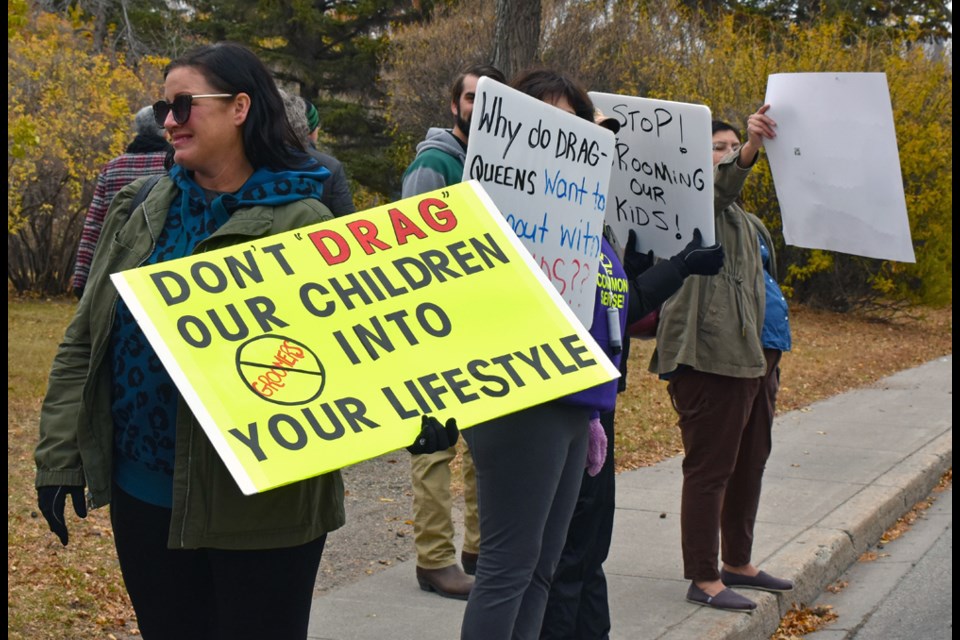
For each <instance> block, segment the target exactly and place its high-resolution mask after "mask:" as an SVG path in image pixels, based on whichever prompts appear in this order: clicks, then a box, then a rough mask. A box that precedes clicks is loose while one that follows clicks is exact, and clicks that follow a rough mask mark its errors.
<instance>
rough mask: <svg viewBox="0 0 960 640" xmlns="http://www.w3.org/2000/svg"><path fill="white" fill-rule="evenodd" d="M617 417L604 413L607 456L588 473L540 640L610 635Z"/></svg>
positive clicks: (595, 638) (599, 638) (592, 638)
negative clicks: (608, 569) (607, 568)
mask: <svg viewBox="0 0 960 640" xmlns="http://www.w3.org/2000/svg"><path fill="white" fill-rule="evenodd" d="M613 418H614V412H613V411H609V412H607V413H604V414H601V416H600V423H601V424H602V425H603V431H604V433H606V435H607V459H606V460H605V461H604V463H603V467H601V468H600V473H598V474H597V475H595V476H593V477H591V476H589V475H588V474H587V472H586V471H584V473H583V480H582V482H581V483H580V495H579V496H578V497H577V506H576V509H575V510H574V512H573V519H572V520H571V521H570V529H569V530H567V541H566V543H565V544H564V547H563V554H562V555H561V556H560V563H559V564H558V565H557V570H556V571H555V572H554V574H553V582H551V583H550V598H549V599H548V600H547V610H546V613H545V614H544V616H543V627H541V629H540V638H541V640H561V639H569V640H605V639H606V638H608V637H609V634H610V606H609V603H608V602H607V578H606V576H605V575H604V573H603V562H604V561H605V560H606V559H607V553H608V552H609V551H610V540H611V538H612V537H613V513H614V509H615V506H616V505H615V499H616V474H615V472H614V464H613V439H614V428H613Z"/></svg>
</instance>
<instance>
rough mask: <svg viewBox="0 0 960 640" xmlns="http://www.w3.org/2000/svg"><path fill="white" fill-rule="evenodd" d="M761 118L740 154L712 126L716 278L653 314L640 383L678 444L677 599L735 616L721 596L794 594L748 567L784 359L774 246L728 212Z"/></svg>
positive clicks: (767, 123)
mask: <svg viewBox="0 0 960 640" xmlns="http://www.w3.org/2000/svg"><path fill="white" fill-rule="evenodd" d="M769 109H770V105H763V107H761V108H760V109H759V110H757V112H756V113H754V114H752V115H750V117H749V118H748V119H747V141H746V143H744V144H742V145H741V140H740V134H739V132H738V131H737V130H736V129H735V128H734V127H733V126H731V125H729V124H727V123H725V122H720V121H714V123H713V161H714V165H715V170H714V216H715V225H716V238H717V241H718V242H720V243H721V244H722V245H723V246H724V248H725V250H726V257H725V261H724V266H723V268H722V269H721V270H720V273H719V274H718V275H717V276H716V277H713V278H689V279H688V280H687V281H686V282H685V283H684V285H683V287H682V288H681V289H680V291H678V292H677V293H676V294H675V295H674V296H672V297H671V298H670V299H669V300H667V302H666V303H664V305H663V308H662V309H661V311H660V324H659V326H658V329H657V346H656V349H655V350H654V353H653V356H652V358H651V361H650V371H652V372H653V373H656V374H659V375H660V377H661V378H664V379H666V380H667V381H668V384H667V390H668V392H669V394H670V398H671V400H672V401H673V406H674V408H675V409H676V411H677V414H678V416H679V424H680V431H681V435H682V439H683V448H684V457H683V490H682V498H681V509H680V520H681V523H680V528H681V547H682V550H683V566H684V577H685V578H687V579H688V580H690V585H689V587H688V589H687V596H686V598H687V600H688V601H689V602H692V603H694V604H698V605H702V606H707V607H711V608H715V609H723V610H729V611H740V612H745V613H750V612H752V611H753V610H754V609H756V603H754V602H753V601H752V600H750V599H749V598H746V597H744V596H742V595H740V594H739V593H737V592H735V591H733V590H732V589H730V588H729V587H737V588H746V589H759V590H764V591H771V592H775V593H779V592H784V591H789V590H791V589H792V588H793V584H792V583H791V582H790V581H789V580H784V579H781V578H777V577H774V576H772V575H769V574H767V573H766V572H764V571H760V570H759V569H758V568H757V567H756V566H755V565H754V564H753V562H752V558H751V553H752V549H753V536H754V525H755V522H756V516H757V509H758V506H759V503H760V489H761V483H762V479H763V471H764V467H765V465H766V462H767V458H768V457H769V456H770V448H771V429H772V426H773V417H774V412H775V409H776V397H777V389H778V388H779V382H780V367H779V364H780V357H781V354H782V353H783V352H784V351H789V350H790V347H791V339H790V324H789V318H788V314H787V303H786V300H785V299H784V297H783V293H782V292H781V291H780V287H779V286H778V285H777V269H776V256H775V254H774V245H773V239H772V238H771V236H770V233H769V231H767V229H766V227H765V226H764V225H763V223H762V222H761V221H760V219H759V218H758V217H757V216H755V215H753V214H750V213H747V212H746V211H744V210H743V208H742V207H741V206H740V205H739V204H738V203H737V198H738V197H739V195H740V190H741V189H742V187H743V184H744V181H745V180H746V177H747V175H749V173H750V169H751V168H752V167H753V166H754V164H755V163H756V161H757V158H758V157H759V153H760V149H761V148H762V147H763V143H764V140H766V139H772V138H774V137H775V136H776V122H774V120H773V119H772V118H771V117H770V116H769V115H767V112H768V111H769ZM718 557H719V559H720V560H721V561H722V567H721V568H719V570H718V566H717V562H718Z"/></svg>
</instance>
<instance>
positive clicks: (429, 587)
mask: <svg viewBox="0 0 960 640" xmlns="http://www.w3.org/2000/svg"><path fill="white" fill-rule="evenodd" d="M417 582H418V583H420V588H421V589H423V590H424V591H435V592H437V594H439V595H441V596H443V597H444V598H454V599H456V600H466V599H467V598H468V597H469V596H470V589H472V588H473V578H471V577H470V576H468V575H467V574H465V573H464V572H463V571H461V570H460V567H458V566H457V565H455V564H452V565H450V566H449V567H444V568H443V569H423V568H421V567H417Z"/></svg>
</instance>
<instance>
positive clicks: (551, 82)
mask: <svg viewBox="0 0 960 640" xmlns="http://www.w3.org/2000/svg"><path fill="white" fill-rule="evenodd" d="M510 86H511V87H513V88H514V89H516V90H517V91H521V92H523V93H525V94H527V95H528V96H533V97H534V98H537V99H538V100H543V101H544V102H548V101H550V100H554V99H557V98H559V97H561V96H563V97H565V98H566V99H567V102H569V103H570V106H571V107H573V111H574V113H576V114H577V116H579V117H581V118H583V119H584V120H589V121H590V122H593V100H591V99H590V96H588V95H587V92H586V91H584V90H583V87H581V86H580V83H578V82H577V81H576V80H574V79H573V78H571V77H570V76H568V75H566V74H564V73H561V72H559V71H553V70H552V69H528V70H526V71H521V72H520V73H519V74H517V76H516V77H514V79H513V80H511V81H510Z"/></svg>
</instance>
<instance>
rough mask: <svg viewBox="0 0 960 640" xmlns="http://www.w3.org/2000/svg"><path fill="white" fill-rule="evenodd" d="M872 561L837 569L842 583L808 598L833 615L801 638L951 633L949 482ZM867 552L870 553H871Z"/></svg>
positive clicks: (940, 636) (895, 638)
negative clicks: (836, 588) (820, 627)
mask: <svg viewBox="0 0 960 640" xmlns="http://www.w3.org/2000/svg"><path fill="white" fill-rule="evenodd" d="M931 497H932V498H933V499H934V503H933V506H931V507H930V508H929V509H927V510H926V511H924V512H922V515H921V517H920V518H918V519H917V521H916V522H915V523H914V524H913V526H911V527H910V529H908V530H907V531H906V532H904V533H903V535H902V536H900V537H899V538H897V539H896V540H893V541H892V542H889V543H888V544H886V545H875V546H874V547H872V548H871V552H873V553H876V554H877V558H876V560H872V561H860V562H857V563H856V564H854V565H853V566H852V567H850V569H849V570H848V571H847V572H846V573H844V574H843V576H841V577H840V578H839V580H838V583H846V586H845V587H844V588H843V589H842V590H840V591H838V592H837V593H832V592H830V591H826V592H824V593H823V594H822V595H821V596H820V597H819V598H818V599H817V600H816V602H814V606H817V605H830V606H831V607H833V612H834V613H836V614H837V615H838V616H839V617H838V618H837V619H836V620H834V621H833V622H832V623H831V624H830V625H828V626H827V627H825V628H824V629H823V630H822V631H818V632H816V633H811V634H808V635H806V636H804V640H948V639H949V638H952V637H953V603H952V600H953V570H952V567H953V486H952V485H951V486H950V487H949V488H947V489H946V490H945V491H942V492H935V493H933V494H932V495H931ZM871 557H872V554H871Z"/></svg>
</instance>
